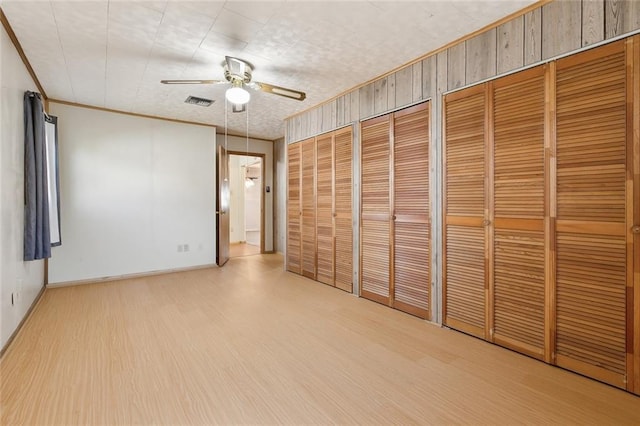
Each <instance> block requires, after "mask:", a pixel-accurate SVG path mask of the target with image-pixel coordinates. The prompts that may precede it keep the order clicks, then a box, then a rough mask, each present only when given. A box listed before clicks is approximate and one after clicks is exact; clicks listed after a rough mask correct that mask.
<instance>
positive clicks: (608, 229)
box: [556, 219, 627, 236]
mask: <svg viewBox="0 0 640 426" xmlns="http://www.w3.org/2000/svg"><path fill="white" fill-rule="evenodd" d="M626 228H627V226H626V225H625V224H624V223H615V222H587V221H577V220H562V219H558V220H556V231H558V232H579V233H590V234H597V235H617V236H623V235H626V234H627V229H626Z"/></svg>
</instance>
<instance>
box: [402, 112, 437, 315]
mask: <svg viewBox="0 0 640 426" xmlns="http://www.w3.org/2000/svg"><path fill="white" fill-rule="evenodd" d="M393 126H394V132H393V136H394V144H393V145H394V206H395V209H394V216H393V219H394V280H393V287H394V291H393V295H394V301H393V306H394V307H395V308H397V309H400V310H402V311H405V312H408V313H411V314H413V315H417V316H419V317H421V318H429V289H430V275H429V271H430V256H429V248H430V240H431V239H430V235H429V232H430V224H429V103H428V102H426V103H423V104H420V105H417V106H415V107H412V108H408V109H406V110H403V111H399V112H397V113H395V114H394V117H393Z"/></svg>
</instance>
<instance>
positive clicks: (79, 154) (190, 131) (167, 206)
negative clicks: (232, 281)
mask: <svg viewBox="0 0 640 426" xmlns="http://www.w3.org/2000/svg"><path fill="white" fill-rule="evenodd" d="M50 110H51V112H52V113H53V114H54V115H56V116H58V117H59V119H58V123H59V124H58V143H59V152H60V211H61V228H62V246H60V247H54V248H53V254H52V259H51V261H50V262H49V282H50V283H53V284H55V283H65V282H74V281H85V280H94V279H101V278H106V277H113V276H122V275H129V274H138V273H145V272H151V271H167V270H172V269H179V268H187V267H193V266H200V265H212V264H214V263H215V162H216V161H215V140H216V135H215V129H214V128H211V127H205V126H197V125H189V124H182V123H175V122H170V121H165V120H155V119H150V118H142V117H134V116H129V115H124V114H117V113H111V112H105V111H97V110H92V109H87V108H80V107H73V106H67V105H62V104H56V103H52V104H51V106H50ZM185 244H187V245H188V247H189V250H188V251H184V245H185ZM178 246H181V250H179V249H178Z"/></svg>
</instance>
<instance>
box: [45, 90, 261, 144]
mask: <svg viewBox="0 0 640 426" xmlns="http://www.w3.org/2000/svg"><path fill="white" fill-rule="evenodd" d="M49 102H52V103H54V104H60V105H67V106H72V107H77V108H86V109H93V110H96V111H104V112H112V113H114V114H123V115H130V116H133V117H141V118H153V119H155V120H164V121H171V122H174V123H182V124H195V125H197V126H205V127H213V128H217V127H218V126H215V125H213V124H207V123H199V122H197V121H187V120H178V119H175V118H167V117H160V116H157V115H148V114H139V113H137V112H127V111H121V110H118V109H111V108H104V107H99V106H95V105H87V104H81V103H77V102H70V101H63V100H60V99H49ZM227 135H229V133H227ZM229 136H242V137H243V138H245V137H246V136H247V135H229ZM249 138H250V139H255V138H253V137H251V136H249Z"/></svg>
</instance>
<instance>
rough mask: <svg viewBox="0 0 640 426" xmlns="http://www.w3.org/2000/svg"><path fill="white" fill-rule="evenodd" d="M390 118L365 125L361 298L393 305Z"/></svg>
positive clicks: (363, 128) (378, 119)
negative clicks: (391, 285) (391, 298)
mask: <svg viewBox="0 0 640 426" xmlns="http://www.w3.org/2000/svg"><path fill="white" fill-rule="evenodd" d="M389 125H390V123H389V116H388V115H387V116H383V117H378V118H374V119H371V120H367V121H364V122H362V130H361V132H362V133H361V134H362V147H361V149H362V162H361V168H362V172H361V173H362V178H361V182H362V186H361V191H362V200H361V203H362V205H361V220H360V226H361V228H360V230H361V232H360V249H361V254H360V259H361V265H360V277H361V285H360V289H361V290H360V294H361V296H362V297H365V298H367V299H371V300H374V301H377V302H380V303H384V304H388V303H389V281H390V270H389V262H390V258H389V256H390V248H389V244H390V221H389V219H390V214H389V211H390V210H389V207H390V203H389V175H390V169H389V167H390V156H391V152H390V144H389V131H390V129H389Z"/></svg>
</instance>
